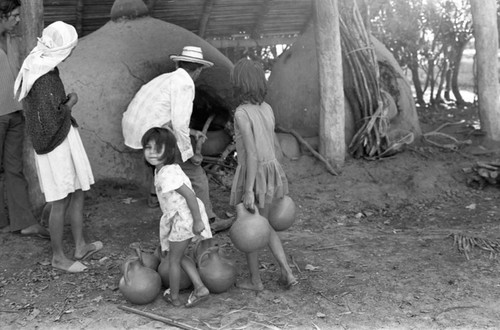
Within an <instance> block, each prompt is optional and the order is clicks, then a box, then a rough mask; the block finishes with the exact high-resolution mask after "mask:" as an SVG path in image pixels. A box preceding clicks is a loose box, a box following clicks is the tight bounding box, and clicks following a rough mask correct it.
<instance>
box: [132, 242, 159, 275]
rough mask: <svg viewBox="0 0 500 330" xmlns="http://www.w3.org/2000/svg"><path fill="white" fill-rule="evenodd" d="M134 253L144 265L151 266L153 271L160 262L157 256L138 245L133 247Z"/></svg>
mask: <svg viewBox="0 0 500 330" xmlns="http://www.w3.org/2000/svg"><path fill="white" fill-rule="evenodd" d="M135 253H136V254H137V256H138V257H139V259H140V260H141V262H142V264H143V265H144V267H148V268H151V269H152V270H154V271H157V270H158V265H159V264H160V259H159V258H158V257H157V256H155V255H153V254H150V253H146V252H143V251H141V249H139V248H138V247H136V248H135Z"/></svg>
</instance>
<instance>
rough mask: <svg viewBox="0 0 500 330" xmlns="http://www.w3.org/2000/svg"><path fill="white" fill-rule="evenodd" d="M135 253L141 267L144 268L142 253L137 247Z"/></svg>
mask: <svg viewBox="0 0 500 330" xmlns="http://www.w3.org/2000/svg"><path fill="white" fill-rule="evenodd" d="M134 249H135V253H136V254H137V256H138V257H139V260H140V262H141V265H143V266H144V261H143V260H142V251H141V249H140V248H139V247H135V248H134Z"/></svg>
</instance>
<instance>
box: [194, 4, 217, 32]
mask: <svg viewBox="0 0 500 330" xmlns="http://www.w3.org/2000/svg"><path fill="white" fill-rule="evenodd" d="M214 2H215V0H206V1H205V5H204V6H203V13H202V14H201V18H200V24H199V26H198V35H199V36H200V37H201V38H205V33H206V32H207V25H208V21H209V18H210V15H211V14H212V9H213V7H214Z"/></svg>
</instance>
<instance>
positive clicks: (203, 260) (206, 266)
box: [198, 246, 236, 293]
mask: <svg viewBox="0 0 500 330" xmlns="http://www.w3.org/2000/svg"><path fill="white" fill-rule="evenodd" d="M219 252H220V250H219V247H218V246H214V247H211V248H209V249H207V250H205V251H204V252H203V253H202V254H201V255H200V257H199V259H198V272H199V273H200V277H201V280H202V281H203V284H205V286H206V287H207V288H208V290H209V291H210V292H211V293H222V292H225V291H227V290H228V289H229V288H230V287H232V286H233V285H234V283H235V282H236V266H235V265H234V263H233V262H232V261H231V260H229V259H227V258H226V257H224V256H222V255H221V254H220V253H219Z"/></svg>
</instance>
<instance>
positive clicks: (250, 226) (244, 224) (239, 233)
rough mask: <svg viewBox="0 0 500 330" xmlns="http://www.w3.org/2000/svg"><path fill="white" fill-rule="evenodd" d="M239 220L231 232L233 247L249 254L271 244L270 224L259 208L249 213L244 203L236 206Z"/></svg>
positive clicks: (237, 219)
mask: <svg viewBox="0 0 500 330" xmlns="http://www.w3.org/2000/svg"><path fill="white" fill-rule="evenodd" d="M236 212H237V218H236V221H235V222H234V223H233V225H232V226H231V229H230V230H229V237H230V238H231V241H232V242H233V245H234V246H235V247H236V248H237V249H238V250H240V251H242V252H245V253H249V252H254V251H257V250H260V249H262V248H264V247H265V246H267V245H268V244H269V235H270V234H271V230H270V226H269V222H268V221H267V219H266V218H264V217H263V216H261V215H260V214H259V211H258V210H257V208H255V210H254V212H255V213H251V212H249V211H248V210H247V209H246V208H245V206H243V203H240V204H238V205H236Z"/></svg>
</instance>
